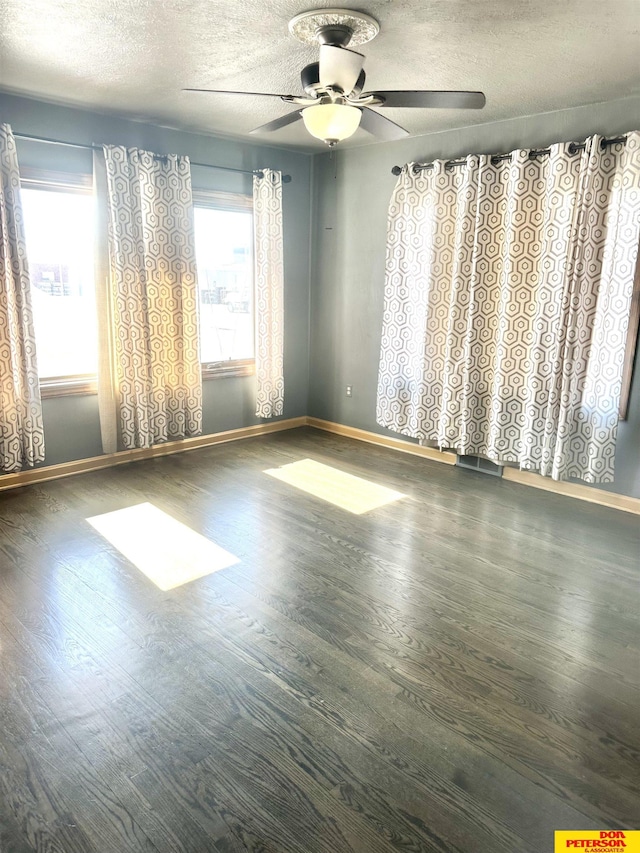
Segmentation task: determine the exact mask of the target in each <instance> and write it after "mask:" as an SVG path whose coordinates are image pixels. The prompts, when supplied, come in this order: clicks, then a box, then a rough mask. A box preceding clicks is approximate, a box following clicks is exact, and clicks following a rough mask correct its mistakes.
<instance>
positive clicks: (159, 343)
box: [98, 146, 202, 451]
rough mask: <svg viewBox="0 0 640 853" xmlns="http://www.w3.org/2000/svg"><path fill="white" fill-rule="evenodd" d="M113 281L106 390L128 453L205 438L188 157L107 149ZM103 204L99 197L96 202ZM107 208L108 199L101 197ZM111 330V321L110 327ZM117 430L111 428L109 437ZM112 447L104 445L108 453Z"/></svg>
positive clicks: (107, 302) (105, 409)
mask: <svg viewBox="0 0 640 853" xmlns="http://www.w3.org/2000/svg"><path fill="white" fill-rule="evenodd" d="M104 158H105V166H106V213H107V219H108V275H107V276H106V294H105V298H104V299H103V300H102V302H103V305H102V307H103V309H105V308H106V310H107V312H108V318H107V319H108V324H107V327H108V333H107V337H108V340H105V335H104V334H103V336H102V340H101V348H102V349H103V353H102V354H101V356H102V357H101V364H102V365H104V364H105V361H109V362H110V366H105V367H104V369H103V370H102V371H101V376H100V377H99V383H100V384H103V383H104V382H105V381H106V382H109V383H110V384H111V386H112V388H111V391H112V400H113V402H114V405H113V407H109V406H107V405H102V403H103V402H104V401H105V400H107V399H108V398H109V395H108V394H101V395H100V400H101V418H104V419H109V418H110V417H111V416H113V413H114V412H115V414H116V417H117V426H118V430H119V435H120V443H121V445H122V446H123V447H124V448H125V449H131V448H135V447H150V446H151V445H154V444H157V443H159V442H163V441H168V440H170V439H180V438H186V437H189V436H195V435H199V434H200V433H201V432H202V374H201V366H200V352H199V331H198V310H197V290H196V288H197V278H196V259H195V243H194V231H193V210H192V195H191V177H190V168H189V159H188V158H187V157H182V156H180V157H179V156H176V155H167V156H164V155H163V156H159V155H154V154H152V153H151V152H149V151H141V150H138V149H134V148H124V147H120V146H104ZM98 201H99V202H100V199H99V200H98ZM103 202H104V199H103ZM103 327H104V324H103ZM108 434H109V425H108V424H104V423H103V436H105V435H108ZM106 450H107V448H106V447H105V451H106Z"/></svg>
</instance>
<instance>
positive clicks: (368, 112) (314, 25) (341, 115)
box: [183, 9, 485, 147]
mask: <svg viewBox="0 0 640 853" xmlns="http://www.w3.org/2000/svg"><path fill="white" fill-rule="evenodd" d="M289 31H290V33H291V34H292V35H293V36H295V37H296V38H298V39H299V40H300V41H302V42H304V43H306V44H319V45H320V61H319V62H312V63H311V64H310V65H307V66H305V67H304V68H303V69H302V73H301V80H302V88H303V89H304V91H305V92H306V95H275V94H267V93H265V92H228V91H224V90H220V89H184V90H183V91H185V92H210V93H212V94H222V95H250V96H252V97H256V96H260V97H266V98H280V99H281V100H282V101H284V102H285V103H288V104H295V105H296V106H298V107H300V108H301V109H297V110H294V111H293V112H290V113H287V114H286V115H284V116H281V117H280V118H277V119H275V120H274V121H270V122H268V124H263V125H261V126H260V127H256V128H255V129H254V130H252V131H251V133H271V132H272V131H274V130H280V128H282V127H286V126H287V125H289V124H293V122H296V121H299V120H300V119H302V121H303V122H304V125H305V127H306V129H307V130H308V131H309V133H310V134H311V135H312V136H315V137H316V138H317V139H321V140H322V141H323V142H325V143H326V144H327V145H329V147H333V146H334V145H337V144H338V142H341V141H342V140H343V139H347V138H348V137H349V136H352V135H353V134H354V133H355V132H356V130H357V129H358V127H362V128H363V129H364V130H366V131H368V132H369V133H371V134H373V135H374V136H377V137H378V138H379V139H383V140H385V141H387V140H392V139H401V138H402V137H404V136H408V135H409V131H408V130H405V129H404V128H403V127H400V125H399V124H396V123H395V122H393V121H391V120H390V119H388V118H386V117H385V116H383V115H381V114H380V113H378V112H376V111H375V110H374V109H372V107H379V108H385V107H402V108H405V107H408V108H412V109H415V108H435V109H471V110H478V109H482V107H483V106H484V105H485V96H484V94H483V93H482V92H436V91H415V90H406V91H396V90H394V91H378V92H363V89H364V84H365V73H364V70H363V65H364V56H363V55H362V54H361V53H356V51H354V50H350V49H349V48H348V47H347V45H350V46H352V47H353V46H357V45H361V44H365V43H366V42H368V41H371V39H373V38H375V36H376V35H377V34H378V33H379V32H380V25H379V24H378V22H377V21H376V20H374V19H373V18H372V17H370V16H369V15H365V14H363V13H362V12H352V11H349V10H347V9H318V10H313V11H311V12H303V13H302V14H301V15H296V17H295V18H293V19H292V20H291V21H290V22H289Z"/></svg>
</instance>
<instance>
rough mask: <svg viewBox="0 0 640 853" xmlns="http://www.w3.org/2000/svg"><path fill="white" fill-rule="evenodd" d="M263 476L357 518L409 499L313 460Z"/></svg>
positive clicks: (275, 469) (271, 470)
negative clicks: (273, 478)
mask: <svg viewBox="0 0 640 853" xmlns="http://www.w3.org/2000/svg"><path fill="white" fill-rule="evenodd" d="M264 473H265V474H269V476H271V477H275V478H276V479H277V480H281V481H282V482H283V483H287V484H288V485H290V486H295V488H296V489H301V490H302V491H303V492H307V493H308V494H310V495H314V496H315V497H317V498H321V499H322V500H323V501H328V502H329V503H332V504H335V506H338V507H340V508H341V509H346V510H347V511H348V512H352V513H354V514H355V515H362V514H363V513H365V512H369V511H370V510H372V509H377V508H378V507H381V506H384V505H385V504H388V503H392V502H393V501H398V500H400V499H401V498H406V495H403V494H402V493H401V492H395V491H394V490H393V489H388V488H387V487H386V486H379V485H378V484H377V483H372V482H371V481H370V480H363V479H362V477H354V476H353V474H347V473H346V472H345V471H340V469H339V468H332V467H331V466H330V465H323V464H322V463H321V462H315V461H314V460H313V459H301V460H300V461H299V462H292V463H291V464H289V465H283V466H282V467H281V468H268V469H267V470H266V471H265V472H264Z"/></svg>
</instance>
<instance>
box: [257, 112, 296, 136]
mask: <svg viewBox="0 0 640 853" xmlns="http://www.w3.org/2000/svg"><path fill="white" fill-rule="evenodd" d="M301 112H302V110H294V111H293V112H292V113H287V114H286V115H284V116H280V118H276V119H274V120H273V121H270V122H267V124H261V125H260V127H254V128H253V130H251V131H249V132H250V133H272V132H273V131H274V130H280V128H281V127H286V126H287V125H288V124H293V122H294V121H298V119H300V118H301V115H300V114H301Z"/></svg>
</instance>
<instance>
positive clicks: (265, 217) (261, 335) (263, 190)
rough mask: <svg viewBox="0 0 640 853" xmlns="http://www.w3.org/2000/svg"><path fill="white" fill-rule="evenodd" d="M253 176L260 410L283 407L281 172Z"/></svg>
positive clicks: (269, 413)
mask: <svg viewBox="0 0 640 853" xmlns="http://www.w3.org/2000/svg"><path fill="white" fill-rule="evenodd" d="M261 171H262V173H263V177H260V176H259V175H254V176H253V223H254V265H255V305H256V347H255V357H256V386H257V397H256V416H257V417H259V418H274V417H278V416H280V415H282V414H283V411H284V367H283V360H284V339H283V330H284V244H283V228H282V173H281V172H276V171H272V170H271V169H262V170H261Z"/></svg>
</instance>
